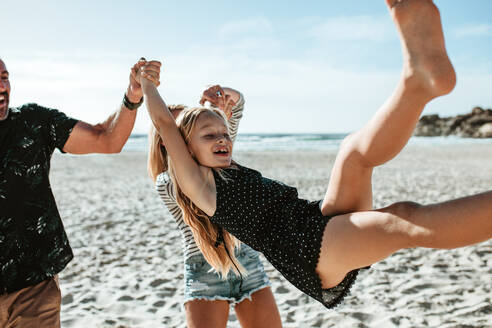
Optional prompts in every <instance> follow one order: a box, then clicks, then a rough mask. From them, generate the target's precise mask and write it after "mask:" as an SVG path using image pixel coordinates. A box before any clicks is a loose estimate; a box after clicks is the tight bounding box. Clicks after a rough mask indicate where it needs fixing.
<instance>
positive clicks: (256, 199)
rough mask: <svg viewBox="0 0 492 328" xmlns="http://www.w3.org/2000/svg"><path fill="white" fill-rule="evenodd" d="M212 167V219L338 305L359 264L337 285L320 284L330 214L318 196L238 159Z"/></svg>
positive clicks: (309, 290)
mask: <svg viewBox="0 0 492 328" xmlns="http://www.w3.org/2000/svg"><path fill="white" fill-rule="evenodd" d="M213 172H214V178H215V184H216V188H217V208H216V211H215V213H214V215H213V216H212V217H211V218H210V219H211V221H212V222H214V223H216V224H217V225H219V226H221V227H222V228H223V229H225V230H227V231H228V232H230V233H231V234H233V235H234V236H236V238H238V239H239V240H241V241H242V242H244V243H246V244H248V245H249V246H251V247H252V248H254V249H255V250H257V251H260V252H262V253H263V255H265V257H266V258H267V260H268V261H269V262H270V263H271V264H272V265H273V266H274V267H275V268H276V269H277V270H278V271H279V272H280V273H281V274H282V275H283V276H284V277H285V278H286V279H287V280H288V281H289V282H291V283H292V284H293V285H294V286H296V287H297V288H298V289H299V290H301V291H302V292H304V293H306V294H307V295H309V296H311V297H313V298H314V299H316V300H317V301H319V302H320V303H322V304H323V305H324V306H326V307H327V308H332V307H334V306H335V305H337V304H338V303H339V302H340V301H341V300H342V299H343V297H344V296H345V295H346V294H347V292H348V290H349V288H350V287H351V285H352V283H353V282H354V280H355V278H356V276H357V272H358V270H354V271H352V272H350V273H349V274H347V276H346V277H345V279H344V280H343V281H342V282H341V283H340V284H339V285H337V286H335V287H333V288H330V289H322V287H321V281H320V279H319V276H318V275H317V273H316V272H315V269H316V265H317V263H318V258H319V252H320V247H321V239H322V237H323V231H324V228H325V226H326V224H327V223H328V221H329V220H330V217H325V216H323V215H322V214H321V211H320V209H319V202H318V201H317V202H309V201H307V200H303V199H299V197H298V194H297V189H296V188H293V187H289V186H287V185H285V184H283V183H281V182H278V181H275V180H271V179H267V178H264V177H262V176H261V174H260V173H259V172H257V171H255V170H252V169H248V168H246V167H243V166H240V165H236V166H235V167H231V168H227V169H224V170H222V171H221V173H219V172H217V171H215V170H214V171H213Z"/></svg>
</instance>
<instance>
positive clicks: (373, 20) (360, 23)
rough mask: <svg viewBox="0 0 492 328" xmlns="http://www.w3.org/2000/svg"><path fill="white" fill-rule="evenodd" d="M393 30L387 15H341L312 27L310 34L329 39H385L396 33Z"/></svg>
mask: <svg viewBox="0 0 492 328" xmlns="http://www.w3.org/2000/svg"><path fill="white" fill-rule="evenodd" d="M393 30H394V28H393V26H392V25H391V23H390V21H389V20H388V18H387V17H384V18H383V17H375V16H339V17H332V18H329V19H327V20H326V21H324V22H322V23H319V24H318V25H316V26H314V27H312V28H311V29H310V30H309V31H308V35H310V36H311V37H315V38H320V39H323V40H327V41H330V40H335V41H344V40H368V41H385V40H387V39H389V38H390V37H391V36H392V35H394V31H393Z"/></svg>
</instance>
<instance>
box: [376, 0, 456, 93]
mask: <svg viewBox="0 0 492 328" xmlns="http://www.w3.org/2000/svg"><path fill="white" fill-rule="evenodd" d="M386 4H387V5H388V8H389V10H390V13H391V17H392V18H393V21H394V23H395V25H396V28H397V29H398V33H399V35H400V42H401V46H402V52H403V61H404V65H403V74H404V77H405V80H406V82H408V83H410V84H413V83H415V86H418V87H419V88H422V87H423V88H425V90H426V91H427V92H428V93H429V96H430V97H431V98H435V97H439V96H442V95H445V94H447V93H449V92H451V90H453V88H454V86H455V84H456V75H455V72H454V68H453V65H452V64H451V61H450V60H449V58H448V54H447V53H446V47H445V45H444V35H443V32H442V25H441V17H440V14H439V10H438V9H437V7H436V6H435V5H434V3H433V2H432V0H386Z"/></svg>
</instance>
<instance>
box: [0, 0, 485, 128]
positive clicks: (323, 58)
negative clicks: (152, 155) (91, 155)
mask: <svg viewBox="0 0 492 328" xmlns="http://www.w3.org/2000/svg"><path fill="white" fill-rule="evenodd" d="M435 3H436V4H437V6H438V7H439V8H440V10H441V16H442V23H443V26H444V33H445V37H446V46H447V49H448V52H449V55H450V57H451V60H452V62H453V64H454V65H455V69H456V72H457V75H458V80H457V81H458V82H457V86H456V88H455V90H454V91H453V93H452V94H450V95H448V96H445V97H442V98H438V99H436V100H434V101H432V102H431V103H430V104H429V105H428V106H427V108H426V109H425V112H424V114H436V113H437V114H439V115H441V116H450V115H456V114H458V113H465V112H469V111H470V110H471V109H472V108H473V107H474V106H482V107H484V108H491V107H492V19H491V18H490V13H491V12H492V1H490V0H473V1H459V0H440V1H439V0H436V1H435ZM0 12H1V20H0V31H1V34H2V38H1V41H0V57H1V58H2V59H3V60H4V61H5V63H6V65H7V68H8V70H9V72H10V81H11V84H12V92H11V98H10V103H11V105H12V106H18V105H21V104H23V103H26V102H36V103H38V104H40V105H43V106H47V107H51V108H57V109H59V110H61V111H63V112H65V113H66V114H67V115H69V116H72V117H74V118H77V119H81V120H84V121H87V122H89V123H93V124H96V123H99V122H101V121H104V120H105V119H106V118H107V117H108V116H109V115H110V114H111V113H112V112H114V111H115V110H116V109H117V108H118V107H119V104H120V102H121V99H122V97H123V93H124V92H125V90H126V87H127V85H128V75H129V72H130V67H131V66H132V65H133V64H134V63H135V62H136V61H137V60H138V59H139V58H140V57H142V56H144V57H146V58H147V59H157V60H160V61H161V62H162V63H163V66H162V72H161V82H162V84H161V86H160V87H159V91H160V93H161V95H162V96H163V98H164V100H165V101H166V102H167V103H169V104H178V103H180V104H186V105H190V106H193V105H198V100H199V98H200V94H201V92H202V91H203V90H204V88H205V87H206V86H207V85H211V84H221V85H222V86H227V87H231V88H234V89H236V90H239V91H241V92H242V93H243V94H244V96H245V100H246V105H245V110H244V117H243V120H242V121H241V125H240V130H239V132H240V133H346V132H351V131H354V130H356V129H358V128H360V127H361V126H362V125H363V124H364V123H365V122H366V121H367V120H368V119H369V118H370V117H371V115H372V114H373V113H374V112H375V111H376V110H377V109H378V107H379V106H380V105H381V104H382V103H383V102H384V101H385V99H386V98H387V97H388V96H389V95H390V94H391V92H392V90H393V88H394V86H395V85H396V82H397V81H398V78H399V73H400V68H401V52H400V45H399V41H398V38H397V34H396V30H395V28H394V26H393V24H392V22H391V19H390V17H389V15H388V11H387V9H386V6H385V3H384V0H352V1H333V0H312V1H289V0H285V1H269V2H264V1H256V0H248V1H186V0H183V1H180V2H178V1H167V0H155V1H150V0H147V1H146V0H141V1H138V2H137V1H127V0H119V1H107V0H106V1H103V0H97V1H94V0H84V1H79V0H73V1H50V0H46V1H22V0H2V1H1V3H0ZM149 125H150V119H149V117H148V115H147V113H146V110H145V108H144V107H141V108H140V109H139V113H138V117H137V122H136V124H135V129H134V133H146V132H147V131H148V127H149Z"/></svg>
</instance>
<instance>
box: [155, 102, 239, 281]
mask: <svg viewBox="0 0 492 328" xmlns="http://www.w3.org/2000/svg"><path fill="white" fill-rule="evenodd" d="M206 112H211V113H214V114H216V115H218V116H219V117H221V118H222V119H223V120H224V123H225V125H226V126H227V127H228V124H227V119H226V117H225V115H224V113H223V112H222V111H221V110H219V109H216V108H205V107H195V108H190V109H185V110H183V111H182V112H181V113H180V115H179V117H178V118H177V120H176V124H177V126H178V129H179V131H180V132H181V135H182V136H183V139H184V140H185V142H186V143H187V144H188V142H189V141H190V138H191V135H192V133H193V129H194V127H195V124H196V122H197V120H198V117H199V116H200V115H201V114H203V113H206ZM147 169H148V172H149V175H150V177H151V179H152V180H153V181H154V182H155V181H156V179H157V176H158V175H159V174H160V173H162V172H165V171H169V176H170V177H171V180H172V182H173V186H174V187H173V188H174V194H175V195H176V201H177V203H178V205H179V207H180V208H181V211H182V213H183V220H184V222H185V223H186V224H187V225H188V226H190V228H191V231H192V233H193V238H194V239H195V242H196V244H197V246H198V248H199V249H200V251H201V252H202V254H203V256H204V257H205V259H206V260H207V262H208V263H209V264H210V265H211V266H212V267H213V268H214V269H215V270H216V271H217V272H219V273H220V274H221V275H222V278H224V279H225V278H226V277H227V274H228V273H229V271H230V270H231V269H232V270H233V271H234V272H235V273H236V274H242V275H244V274H246V273H247V272H246V269H245V268H244V267H243V266H242V265H241V263H240V262H239V261H238V260H237V259H236V256H235V254H234V250H235V248H236V247H240V245H241V243H240V241H239V240H238V239H237V238H235V237H234V236H233V235H231V234H230V233H228V232H227V231H225V230H223V231H222V236H223V243H222V244H220V245H218V246H217V247H216V242H217V241H219V239H218V238H219V229H220V228H219V226H218V225H216V224H215V223H212V222H211V221H210V219H209V217H208V215H207V214H205V213H204V212H203V211H202V210H200V209H199V208H198V207H197V206H196V205H195V204H193V202H192V201H191V200H190V199H189V198H188V197H187V196H186V195H185V194H184V193H183V192H182V191H181V188H180V186H179V184H178V180H177V179H176V174H175V173H174V169H173V163H172V161H171V159H170V158H169V156H168V155H167V152H166V149H165V148H164V146H163V145H162V139H161V136H160V135H159V133H158V132H157V130H156V129H155V127H154V126H151V129H150V133H149V157H148V163H147ZM212 169H213V170H217V171H218V173H219V175H220V176H221V177H223V175H222V172H221V170H220V169H214V168H212Z"/></svg>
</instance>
